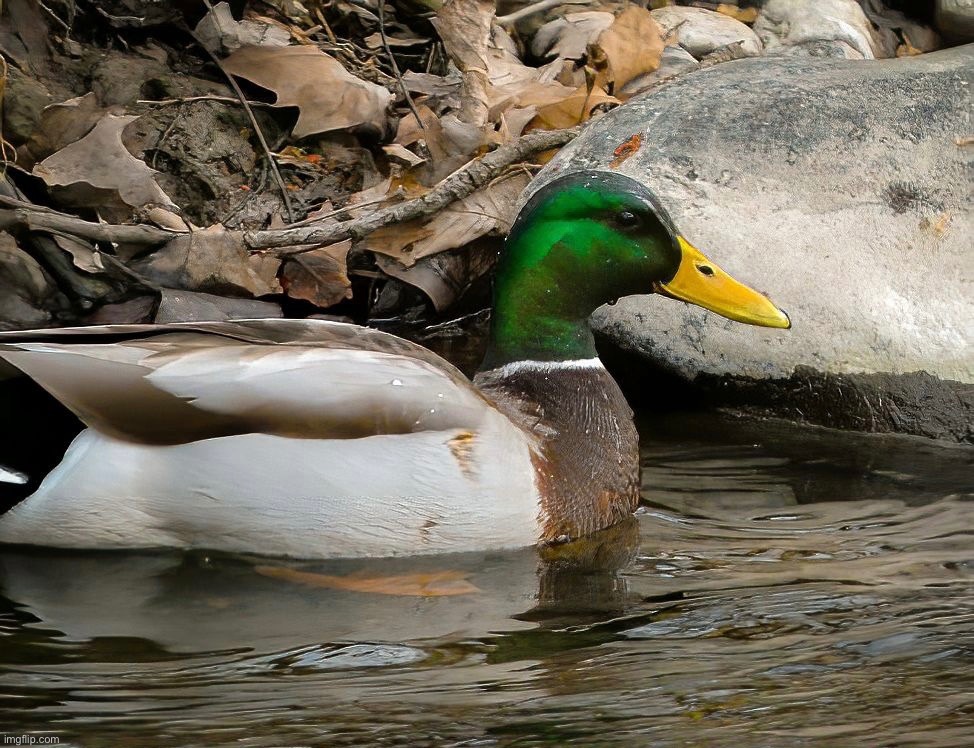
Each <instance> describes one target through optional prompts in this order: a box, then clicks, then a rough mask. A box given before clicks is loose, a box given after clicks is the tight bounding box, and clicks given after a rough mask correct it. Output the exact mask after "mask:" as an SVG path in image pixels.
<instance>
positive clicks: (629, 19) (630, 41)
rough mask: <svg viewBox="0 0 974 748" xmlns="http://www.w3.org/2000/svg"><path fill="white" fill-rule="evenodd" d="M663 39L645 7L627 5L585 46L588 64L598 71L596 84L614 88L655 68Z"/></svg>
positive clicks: (657, 64)
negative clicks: (609, 24)
mask: <svg viewBox="0 0 974 748" xmlns="http://www.w3.org/2000/svg"><path fill="white" fill-rule="evenodd" d="M664 46H665V42H664V40H663V34H662V31H661V30H660V27H659V25H658V24H657V23H656V21H654V20H653V17H652V15H650V13H649V11H648V10H646V9H645V8H641V7H639V6H635V5H634V6H630V7H628V8H626V9H625V10H624V11H622V13H620V14H619V15H618V16H616V19H615V21H614V22H613V24H612V25H611V26H610V27H609V28H608V29H606V30H605V31H603V32H602V33H601V34H599V38H598V41H597V42H596V43H595V44H593V45H590V46H589V50H588V55H589V65H591V66H593V67H595V68H596V70H598V71H599V76H598V77H597V78H596V84H597V85H599V86H601V87H602V88H603V89H605V90H606V91H611V92H617V91H620V90H621V89H622V87H623V86H625V85H626V83H628V82H629V81H630V80H632V79H633V78H635V77H636V76H637V75H642V74H643V73H651V72H653V71H654V70H656V69H657V68H659V62H660V57H661V56H662V55H663V47H664Z"/></svg>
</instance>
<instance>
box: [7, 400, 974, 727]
mask: <svg viewBox="0 0 974 748" xmlns="http://www.w3.org/2000/svg"><path fill="white" fill-rule="evenodd" d="M643 435H644V446H643V465H644V478H643V479H644V497H645V503H644V506H643V507H642V508H641V509H640V511H639V512H638V513H637V516H636V517H635V518H634V519H633V520H632V522H631V523H629V524H624V525H622V526H620V527H617V528H613V529H612V530H611V531H609V532H607V533H604V534H603V535H601V536H599V537H597V538H594V539H591V540H588V541H585V542H582V543H577V544H571V545H569V546H563V547H560V548H557V549H550V550H549V551H547V552H546V553H545V554H543V555H542V556H541V557H539V555H538V553H537V552H536V551H534V550H523V551H515V552H505V553H471V554H462V555H456V556H449V557H446V556H443V557H432V558H416V559H388V560H382V561H354V562H352V561H331V562H316V563H298V562H293V563H291V562H288V563H285V562H280V561H276V560H268V559H257V558H246V557H232V556H223V555H208V554H205V553H179V554H177V553H172V554H151V553H140V554H132V553H100V554H99V553H86V554H67V553H59V552H53V551H28V550H23V549H20V550H17V549H5V550H0V726H2V727H0V731H3V730H6V731H7V733H8V734H24V733H33V734H35V735H36V734H39V733H41V732H45V733H49V734H55V735H58V736H60V737H61V739H62V744H69V743H71V742H74V743H76V744H78V745H84V746H100V745H106V746H107V745H117V744H119V743H120V742H125V743H126V744H130V745H163V744H164V745H167V746H178V745H242V746H272V745H328V746H343V745H349V746H351V745H380V746H385V745H390V746H391V745H402V746H407V745H408V746H425V745H430V746H441V745H444V746H447V745H449V746H452V745H455V746H461V745H463V746H474V745H476V746H493V745H498V746H506V745H516V746H542V745H565V744H576V745H583V746H593V745H594V746H599V745H620V746H633V745H635V746H641V745H653V746H693V745H701V746H724V745H726V746H732V745H733V746H836V745H842V746H856V745H862V746H963V745H970V735H971V734H974V699H972V696H971V692H972V686H974V679H972V677H971V675H970V672H971V665H972V661H971V653H972V645H974V594H972V587H971V579H972V556H974V553H972V543H971V534H970V533H971V528H972V527H974V521H972V520H974V512H972V505H971V504H970V503H969V502H968V499H969V496H968V495H967V494H968V493H969V492H970V491H971V488H972V486H971V477H970V476H971V475H972V474H974V471H972V467H974V465H972V463H974V449H971V448H964V447H944V446H939V445H936V444H933V443H930V442H926V441H922V440H918V439H909V438H902V437H864V436H861V435H849V434H840V433H836V432H831V431H826V430H816V429H807V428H804V429H798V428H795V427H791V426H788V425H785V424H776V423H773V422H752V421H739V420H735V419H732V418H729V417H723V416H718V415H713V414H710V415H707V414H683V415H678V414H674V415H668V416H656V417H654V418H653V419H652V422H651V423H647V424H645V427H644V428H643ZM268 567H270V569H271V570H270V571H268ZM282 569H283V571H282ZM444 570H450V571H451V573H452V575H451V578H452V579H460V580H462V581H463V583H464V584H466V585H467V588H466V589H467V590H468V592H467V594H459V595H452V596H440V597H422V596H420V597H403V596H391V595H380V594H367V593H364V592H361V591H356V589H354V588H349V587H348V585H347V584H344V583H342V582H341V581H340V580H343V579H362V578H366V577H374V576H381V575H406V574H410V575H430V574H435V573H438V572H442V571H444ZM336 580H339V581H338V582H336ZM471 585H472V587H470V586H471ZM474 588H475V589H474Z"/></svg>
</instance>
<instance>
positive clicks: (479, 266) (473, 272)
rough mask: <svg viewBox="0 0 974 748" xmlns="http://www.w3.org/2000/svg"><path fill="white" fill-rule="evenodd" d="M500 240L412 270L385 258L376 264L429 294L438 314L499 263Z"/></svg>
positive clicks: (442, 254)
mask: <svg viewBox="0 0 974 748" xmlns="http://www.w3.org/2000/svg"><path fill="white" fill-rule="evenodd" d="M496 241H497V240H493V241H491V240H488V239H480V240H476V241H474V242H473V244H472V245H471V246H469V247H464V248H462V249H459V250H456V251H453V252H440V253H439V254H436V255H432V256H431V257H424V258H422V259H421V260H419V261H418V262H417V263H416V264H415V265H413V266H412V267H410V268H407V267H404V266H403V265H401V264H400V263H399V262H398V261H396V260H394V259H392V258H391V257H386V256H384V255H376V258H375V261H376V264H377V265H378V266H379V269H380V270H382V271H383V272H384V273H385V274H386V275H391V276H392V277H393V278H398V279H399V280H401V281H403V282H405V283H408V284H409V285H411V286H415V287H416V288H418V289H419V290H420V291H422V292H423V293H425V294H426V295H427V296H428V297H429V299H430V301H432V302H433V306H434V307H435V308H436V311H437V312H442V311H444V310H446V309H448V308H449V307H450V306H452V305H453V302H455V301H456V300H457V299H458V298H460V296H461V295H462V294H463V293H464V292H465V291H466V290H467V289H468V288H469V287H470V284H471V283H473V282H474V281H475V280H477V278H479V277H480V276H482V275H483V274H484V273H486V272H487V271H489V270H490V269H491V268H492V267H493V266H494V263H495V262H496V260H497V246H496Z"/></svg>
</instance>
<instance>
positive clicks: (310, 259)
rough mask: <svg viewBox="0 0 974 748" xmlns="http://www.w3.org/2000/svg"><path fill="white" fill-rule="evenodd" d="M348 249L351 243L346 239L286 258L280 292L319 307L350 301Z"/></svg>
mask: <svg viewBox="0 0 974 748" xmlns="http://www.w3.org/2000/svg"><path fill="white" fill-rule="evenodd" d="M351 248H352V240H351V239H346V240H345V241H341V242H338V243H337V244H332V245H330V246H328V247H322V248H320V249H312V250H310V251H308V252H302V253H300V254H295V255H292V256H291V257H289V258H288V259H287V260H286V261H285V262H284V265H283V266H282V267H281V286H282V287H283V288H284V293H286V294H287V295H288V296H290V297H291V298H292V299H304V300H305V301H310V302H311V303H312V304H314V305H315V306H319V307H322V308H327V307H330V306H332V305H333V304H337V303H338V302H339V301H341V300H343V299H350V298H352V283H351V281H349V279H348V275H347V260H348V251H349V250H350V249H351Z"/></svg>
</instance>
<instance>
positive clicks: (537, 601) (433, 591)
mask: <svg viewBox="0 0 974 748" xmlns="http://www.w3.org/2000/svg"><path fill="white" fill-rule="evenodd" d="M637 543H638V524H637V522H636V521H635V519H632V520H631V521H629V522H625V523H622V524H621V525H619V526H616V527H613V528H610V529H609V530H607V531H605V532H603V533H600V534H599V535H597V536H593V537H590V538H587V539H585V540H582V541H577V542H574V543H568V544H565V545H562V546H557V547H551V548H545V549H524V550H519V551H507V552H497V553H468V554H456V555H449V556H447V555H439V556H428V557H411V558H396V559H375V560H356V561H321V562H285V561H280V560H276V559H266V558H259V559H258V558H247V557H237V556H225V555H208V554H204V553H197V552H194V553H165V554H152V553H78V552H72V553H67V552H63V551H53V550H44V551H38V550H17V549H4V550H3V551H0V594H2V595H3V596H4V597H6V598H8V600H9V601H10V602H11V603H12V604H13V605H14V606H15V607H16V608H18V609H19V610H20V611H22V612H25V613H27V614H29V615H30V616H33V617H36V618H37V619H38V620H39V622H38V623H36V624H33V625H32V628H33V629H35V631H36V630H45V631H48V632H50V637H51V638H52V639H54V640H57V641H59V642H62V643H64V642H68V641H75V642H85V641H91V640H94V639H105V638H111V637H115V638H125V639H132V638H136V639H141V640H145V641H147V643H148V642H151V643H152V644H153V645H154V646H153V647H151V649H152V650H153V651H156V652H158V648H159V647H161V648H162V649H163V650H164V651H166V652H169V653H173V654H176V653H180V654H190V653H215V652H226V651H233V650H237V651H239V650H250V651H253V652H258V653H270V652H282V651H288V650H293V649H295V648H300V647H302V646H306V645H309V644H320V643H339V642H341V643H350V642H369V643H408V642H413V643H423V642H426V643H431V644H435V643H436V642H437V641H457V640H461V639H479V638H483V637H488V636H490V635H492V634H495V633H500V632H505V633H510V632H514V631H519V630H525V629H531V628H535V627H539V626H540V627H544V626H545V625H556V624H557V621H558V619H560V618H561V617H563V616H573V617H574V618H575V620H579V617H580V616H582V617H585V618H589V619H590V618H591V617H592V616H603V615H605V616H608V617H611V616H613V615H616V614H617V613H619V612H620V611H622V610H623V609H624V608H625V606H626V604H627V593H626V585H625V582H624V580H623V578H622V577H621V576H620V574H619V571H620V570H621V569H622V568H624V567H625V565H626V564H627V563H628V562H629V560H630V559H631V558H632V556H633V554H634V552H635V549H636V545H637ZM430 580H432V581H430ZM444 580H445V582H444ZM372 585H378V587H372ZM397 585H398V587H399V589H398V590H397V589H396V587H397ZM424 585H425V586H424ZM376 589H378V590H379V591H375V590H376ZM458 591H459V592H460V593H461V594H456V593H457V592H458ZM397 592H398V593H399V594H394V593H397ZM403 593H404V594H403ZM546 622H548V623H546Z"/></svg>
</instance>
